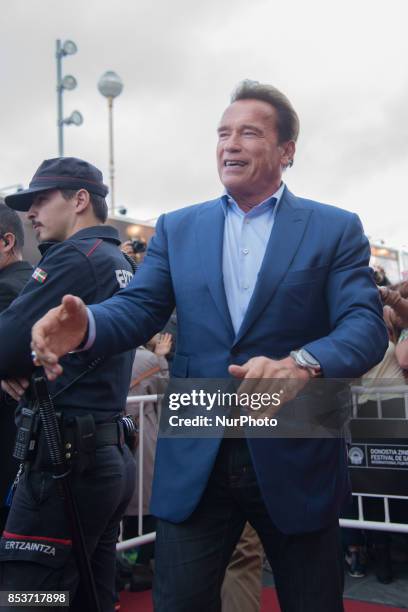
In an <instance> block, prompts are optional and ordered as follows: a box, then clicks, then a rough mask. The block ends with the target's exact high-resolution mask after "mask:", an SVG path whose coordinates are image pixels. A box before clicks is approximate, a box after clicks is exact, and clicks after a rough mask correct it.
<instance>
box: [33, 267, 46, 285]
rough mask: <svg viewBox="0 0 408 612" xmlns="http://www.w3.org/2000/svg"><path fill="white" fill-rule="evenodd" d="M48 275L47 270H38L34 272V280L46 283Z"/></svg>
mask: <svg viewBox="0 0 408 612" xmlns="http://www.w3.org/2000/svg"><path fill="white" fill-rule="evenodd" d="M47 276H48V274H47V272H45V270H41V268H36V269H35V270H34V272H33V278H34V279H35V280H36V281H38V282H39V283H41V284H42V283H45V281H46V278H47Z"/></svg>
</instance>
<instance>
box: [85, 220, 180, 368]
mask: <svg viewBox="0 0 408 612" xmlns="http://www.w3.org/2000/svg"><path fill="white" fill-rule="evenodd" d="M165 221H166V216H165V215H162V216H161V217H160V218H159V220H158V222H157V226H156V233H155V235H154V236H153V237H152V239H151V241H150V244H149V248H148V250H147V253H146V256H145V259H144V261H143V264H142V265H141V266H140V268H139V269H138V271H137V272H136V274H135V275H134V277H133V279H132V281H131V282H130V283H129V285H128V286H127V288H126V289H123V290H122V291H119V293H117V294H116V295H115V296H114V297H112V298H110V299H109V300H106V301H105V302H103V303H102V304H96V305H93V306H91V307H90V309H91V311H92V313H93V315H94V317H95V325H96V338H95V343H94V345H93V347H92V348H91V349H90V354H91V356H92V357H96V356H99V355H103V354H104V353H106V351H109V354H114V353H121V352H122V351H126V350H129V349H131V348H134V347H135V346H140V345H141V344H145V343H146V341H147V340H149V339H150V338H151V337H152V336H154V334H156V333H157V332H159V331H161V330H162V329H163V327H164V326H165V324H166V322H167V321H168V319H169V317H170V315H171V313H172V312H173V309H174V305H175V299H174V293H173V285H172V280H171V274H170V265H169V255H168V248H167V236H166V229H165Z"/></svg>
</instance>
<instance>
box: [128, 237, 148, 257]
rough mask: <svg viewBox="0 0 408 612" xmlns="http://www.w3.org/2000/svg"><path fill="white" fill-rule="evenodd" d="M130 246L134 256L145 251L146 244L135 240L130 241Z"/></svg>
mask: <svg viewBox="0 0 408 612" xmlns="http://www.w3.org/2000/svg"><path fill="white" fill-rule="evenodd" d="M130 244H131V247H132V250H133V252H134V253H135V255H136V254H137V253H144V252H145V251H146V243H145V242H144V241H143V240H139V239H138V238H135V239H134V240H130Z"/></svg>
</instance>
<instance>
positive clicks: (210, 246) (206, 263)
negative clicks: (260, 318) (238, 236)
mask: <svg viewBox="0 0 408 612" xmlns="http://www.w3.org/2000/svg"><path fill="white" fill-rule="evenodd" d="M224 225H225V216H224V211H223V208H222V203H221V199H218V200H216V201H215V202H213V203H211V204H208V205H207V206H203V207H202V209H201V211H200V212H199V214H198V215H197V226H196V236H197V245H198V250H199V253H200V259H201V264H202V269H203V273H204V276H205V279H206V281H207V284H208V288H209V290H210V293H211V295H212V298H213V300H214V303H215V305H216V307H217V309H218V311H219V313H220V315H221V316H222V318H223V319H224V322H225V324H226V325H227V326H228V329H229V331H230V334H231V337H234V329H233V326H232V321H231V316H230V313H229V309H228V303H227V298H226V295H225V288H224V280H223V272H222V254H223V243H224Z"/></svg>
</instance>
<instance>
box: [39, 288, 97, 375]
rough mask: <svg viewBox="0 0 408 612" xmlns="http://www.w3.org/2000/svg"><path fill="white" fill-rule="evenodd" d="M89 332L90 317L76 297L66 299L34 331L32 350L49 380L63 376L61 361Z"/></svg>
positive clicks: (70, 296)
mask: <svg viewBox="0 0 408 612" xmlns="http://www.w3.org/2000/svg"><path fill="white" fill-rule="evenodd" d="M87 330H88V313H87V310H86V306H85V304H84V302H83V301H82V300H81V299H80V298H78V297H75V296H74V295H65V296H64V297H63V299H62V303H61V305H60V306H57V307H56V308H52V309H51V310H49V311H48V312H47V314H46V315H44V316H43V317H42V318H41V319H39V321H37V323H36V324H35V325H34V327H33V329H32V341H31V350H32V351H34V352H35V356H34V355H33V357H34V363H35V365H37V366H43V367H44V370H45V373H46V375H47V378H48V380H55V379H56V378H57V377H58V376H60V374H62V367H61V365H60V364H59V363H58V360H59V358H60V357H62V356H63V355H66V354H67V353H69V352H70V351H73V350H75V349H76V348H77V347H78V346H79V345H80V344H81V342H82V341H83V340H84V338H85V334H86V333H87Z"/></svg>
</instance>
